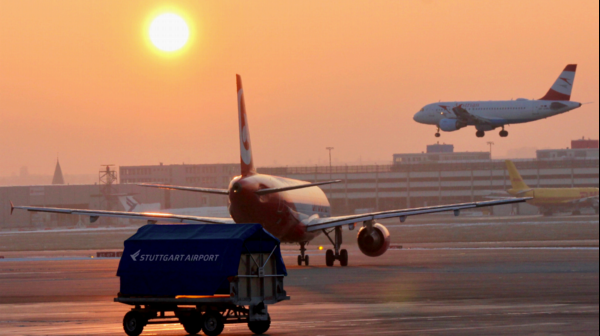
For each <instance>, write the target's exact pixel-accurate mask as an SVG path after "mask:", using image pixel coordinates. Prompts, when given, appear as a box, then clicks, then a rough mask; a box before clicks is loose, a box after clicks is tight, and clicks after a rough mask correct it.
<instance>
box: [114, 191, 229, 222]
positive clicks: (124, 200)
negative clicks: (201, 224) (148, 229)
mask: <svg viewBox="0 0 600 336" xmlns="http://www.w3.org/2000/svg"><path fill="white" fill-rule="evenodd" d="M119 202H121V205H123V207H124V208H125V210H126V211H127V212H167V213H170V214H174V215H182V216H198V217H215V218H231V215H230V214H229V208H228V207H226V206H222V207H200V208H181V209H163V208H162V205H161V204H160V203H145V204H143V203H139V202H138V201H137V200H136V199H135V198H134V197H133V196H119Z"/></svg>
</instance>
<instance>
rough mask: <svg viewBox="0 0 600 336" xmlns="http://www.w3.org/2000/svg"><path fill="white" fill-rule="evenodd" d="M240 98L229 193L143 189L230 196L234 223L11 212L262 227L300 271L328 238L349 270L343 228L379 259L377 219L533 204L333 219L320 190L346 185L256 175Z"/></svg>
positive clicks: (385, 244) (382, 241) (384, 239)
mask: <svg viewBox="0 0 600 336" xmlns="http://www.w3.org/2000/svg"><path fill="white" fill-rule="evenodd" d="M237 99H238V115H239V134H240V151H241V155H240V157H241V160H240V164H241V172H242V175H241V176H238V177H235V178H234V179H233V180H232V181H231V183H230V185H229V188H228V189H208V188H194V187H175V186H167V185H147V184H145V185H141V186H144V187H154V188H161V189H168V190H182V191H190V192H200V193H210V194H218V195H224V196H228V198H229V213H230V214H231V217H232V218H229V219H224V218H210V217H196V216H183V215H174V214H168V213H133V212H111V211H97V210H77V209H58V208H41V207H27V206H14V205H13V204H12V203H11V211H14V210H15V209H21V210H27V211H33V212H49V213H59V214H73V215H87V216H90V220H91V221H92V222H94V221H97V220H98V218H99V217H101V216H103V217H117V218H130V219H142V220H147V221H148V223H149V224H156V223H159V222H160V223H165V224H173V223H177V224H179V223H184V224H186V223H187V224H202V223H204V224H243V223H259V224H261V225H262V226H263V227H264V228H265V230H267V231H268V232H270V233H271V234H272V235H274V236H275V237H277V238H279V239H280V240H281V241H282V242H284V243H296V244H300V255H299V256H298V265H299V266H301V265H302V264H305V265H306V266H308V265H309V263H310V262H309V257H308V256H307V255H306V245H307V244H308V243H309V242H310V241H312V240H313V239H315V238H316V237H317V236H319V235H320V234H321V233H323V234H325V235H326V236H327V237H328V238H329V240H330V241H331V243H332V244H333V247H334V250H328V251H327V254H326V263H327V266H328V267H332V266H333V265H334V263H335V261H336V260H338V261H339V262H340V264H341V265H342V266H347V265H348V251H347V250H342V249H341V246H342V228H343V227H344V226H348V228H349V229H350V230H354V229H355V226H356V224H362V227H361V228H360V230H359V231H358V237H357V239H358V246H359V248H360V250H361V251H362V253H364V254H365V255H367V256H369V257H379V256H381V255H383V254H384V253H385V252H386V251H387V250H388V249H389V247H390V243H391V237H390V233H389V231H388V230H387V228H386V227H385V226H383V225H381V224H379V223H377V220H380V219H388V218H399V219H400V221H401V222H404V221H406V219H407V218H408V217H410V216H417V215H425V214H432V213H439V212H448V211H451V212H454V215H455V216H459V215H460V212H461V210H466V209H474V208H480V207H489V206H496V205H503V204H514V203H522V202H525V201H527V200H528V199H527V198H519V199H516V198H513V199H505V200H497V201H489V202H481V203H465V204H451V205H442V206H433V207H425V208H419V209H406V210H394V211H384V212H375V213H365V214H361V215H351V216H342V217H331V206H330V203H329V200H328V199H327V196H326V195H325V193H324V192H323V190H321V188H318V187H319V186H322V185H329V184H333V183H338V182H341V181H322V182H316V183H309V182H303V181H297V180H292V179H288V178H283V177H277V176H269V175H262V174H259V173H257V171H256V168H255V165H254V159H253V156H252V150H253V149H252V145H251V141H250V126H249V124H248V115H247V114H246V105H245V101H244V90H243V88H242V79H241V77H240V76H239V75H238V76H237ZM332 234H333V235H332ZM332 236H333V237H332Z"/></svg>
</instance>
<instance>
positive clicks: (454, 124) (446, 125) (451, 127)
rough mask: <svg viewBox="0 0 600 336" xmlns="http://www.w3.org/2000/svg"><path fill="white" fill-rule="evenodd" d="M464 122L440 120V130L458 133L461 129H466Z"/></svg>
mask: <svg viewBox="0 0 600 336" xmlns="http://www.w3.org/2000/svg"><path fill="white" fill-rule="evenodd" d="M465 127H467V125H465V123H464V122H462V121H460V120H458V119H442V120H440V129H441V130H442V131H444V132H454V131H458V130H459V129H461V128H465Z"/></svg>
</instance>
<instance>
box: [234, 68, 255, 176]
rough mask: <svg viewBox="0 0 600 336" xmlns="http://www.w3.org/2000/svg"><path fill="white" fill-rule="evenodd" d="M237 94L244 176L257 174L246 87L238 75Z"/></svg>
mask: <svg viewBox="0 0 600 336" xmlns="http://www.w3.org/2000/svg"><path fill="white" fill-rule="evenodd" d="M237 95H238V114H239V121H240V154H241V166H242V176H250V175H254V174H256V169H255V168H254V159H253V157H252V143H251V142H250V126H249V124H248V115H247V114H246V102H245V101H244V88H243V86H242V77H241V76H240V75H237Z"/></svg>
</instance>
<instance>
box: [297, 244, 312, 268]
mask: <svg viewBox="0 0 600 336" xmlns="http://www.w3.org/2000/svg"><path fill="white" fill-rule="evenodd" d="M303 264H304V265H306V266H310V257H309V256H307V255H306V243H301V244H300V255H299V256H298V266H302V265H303Z"/></svg>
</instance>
